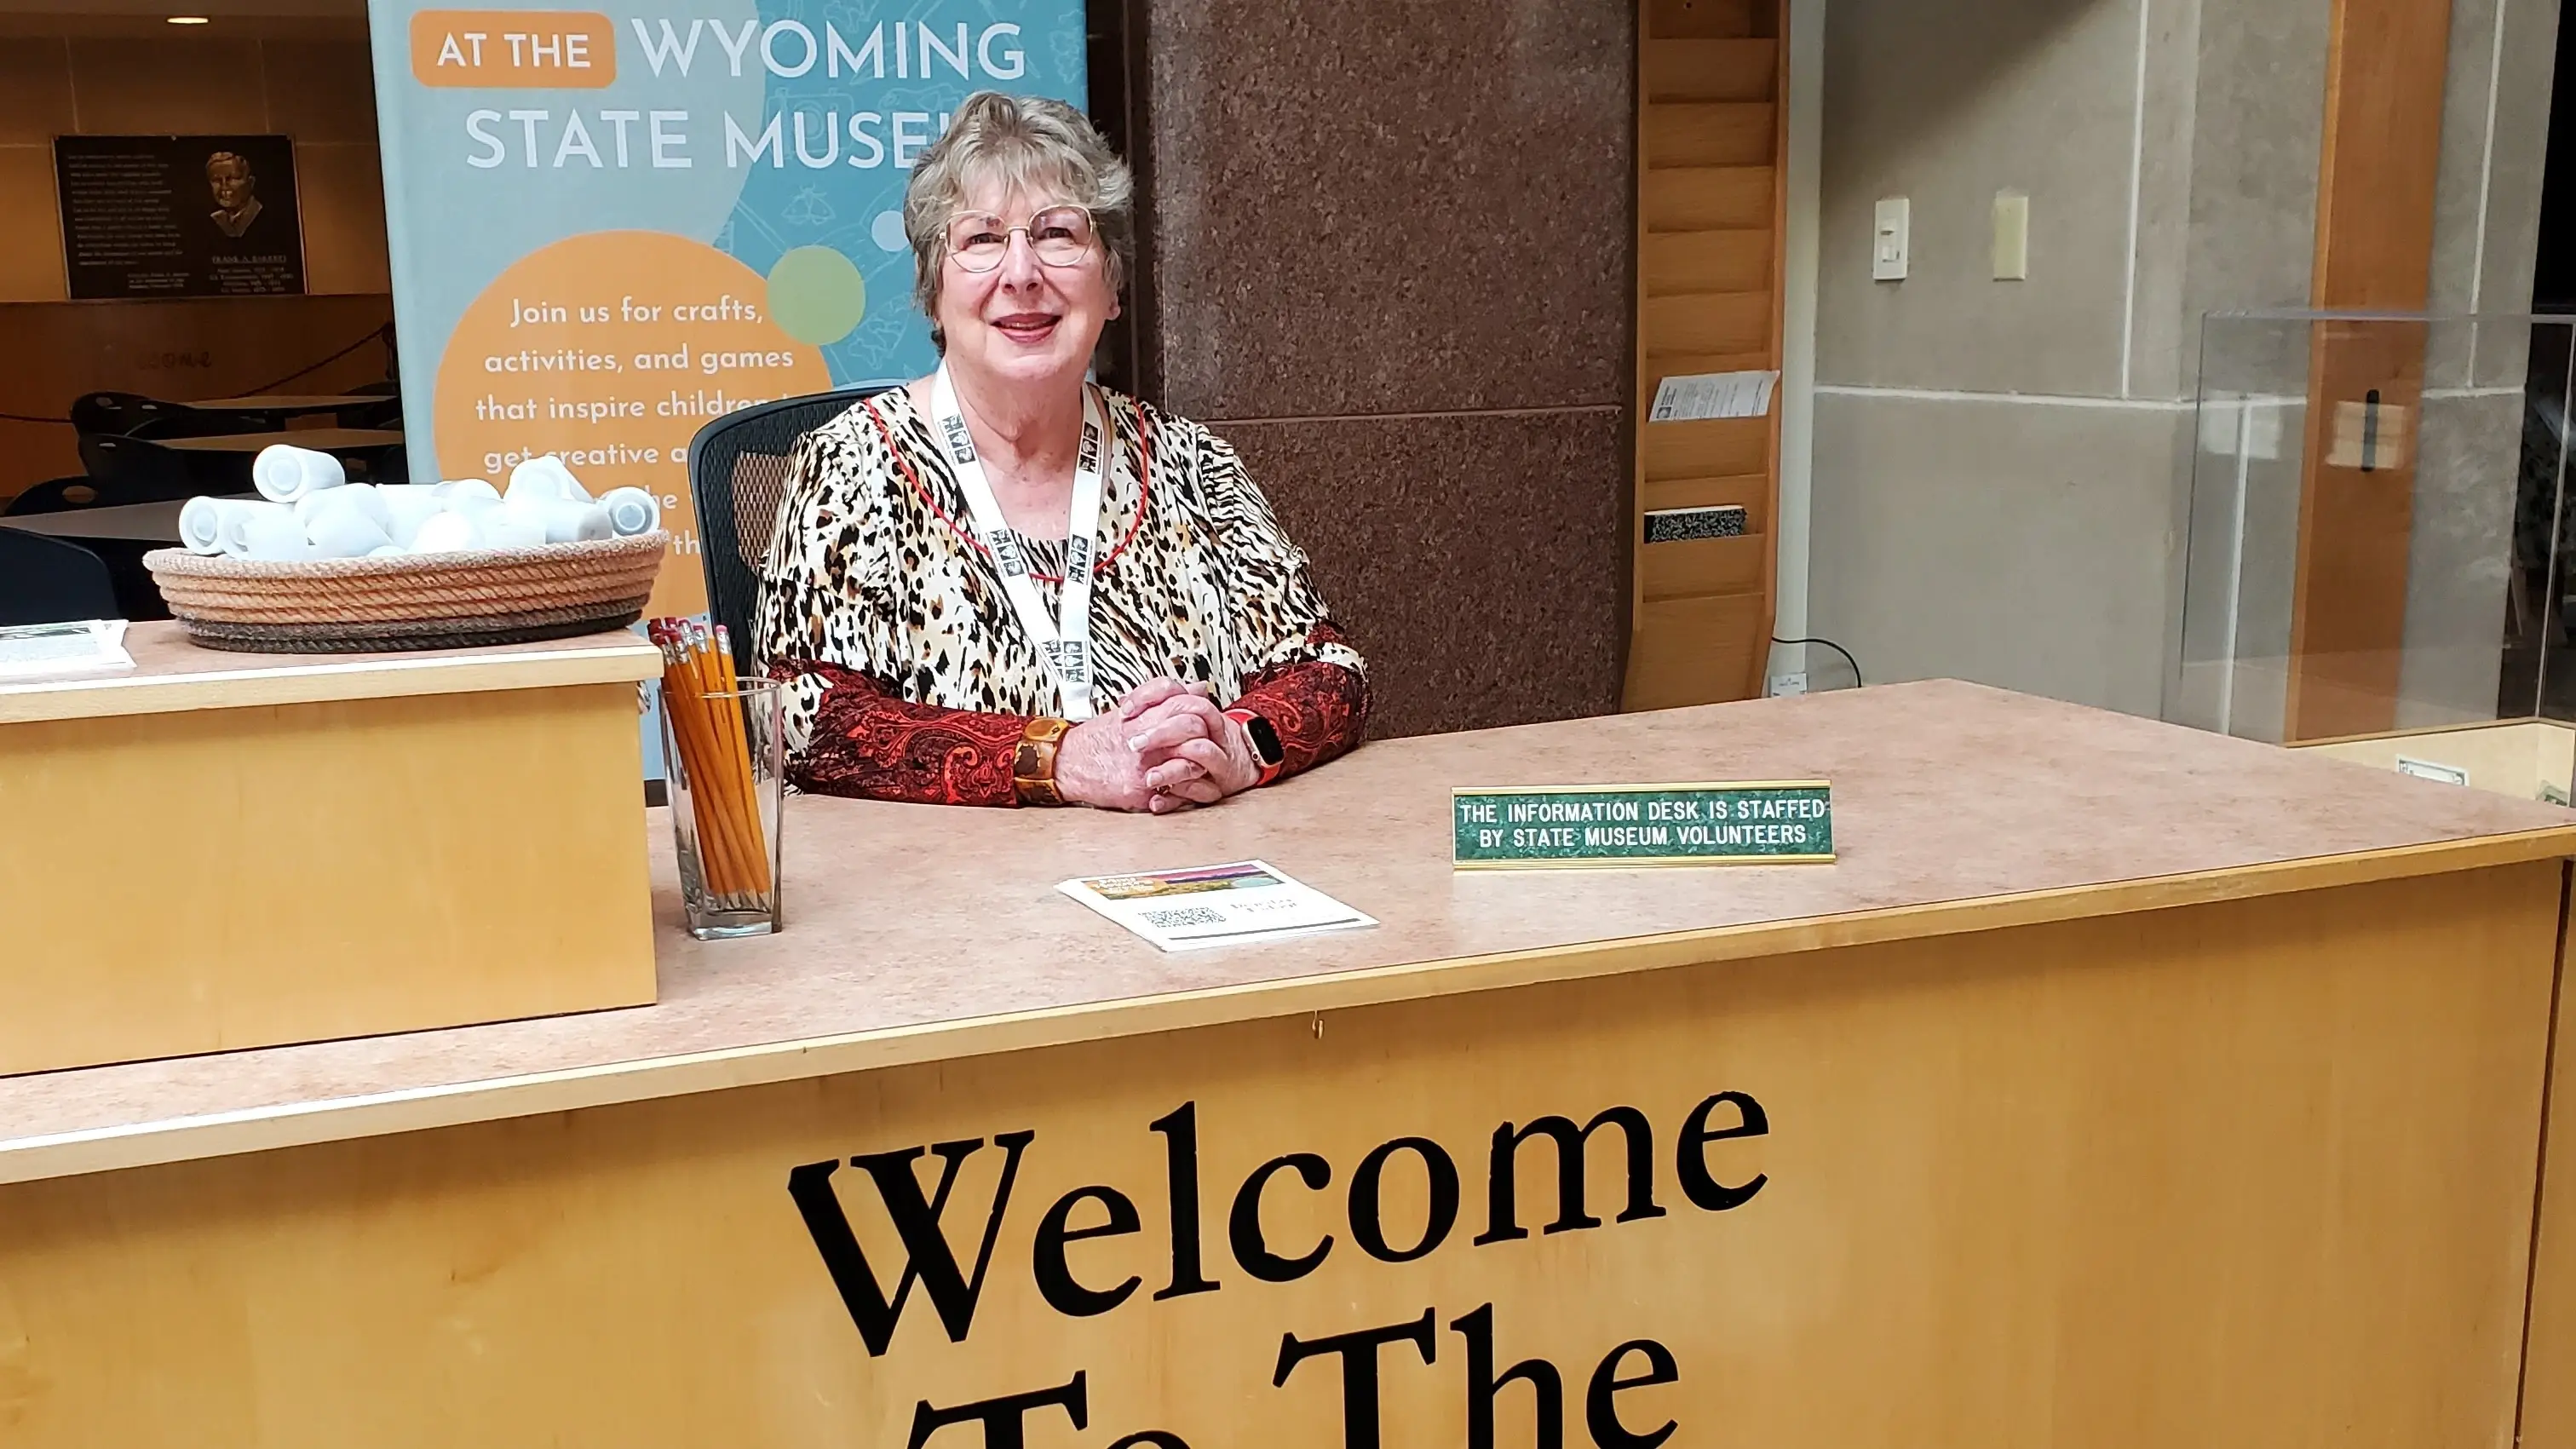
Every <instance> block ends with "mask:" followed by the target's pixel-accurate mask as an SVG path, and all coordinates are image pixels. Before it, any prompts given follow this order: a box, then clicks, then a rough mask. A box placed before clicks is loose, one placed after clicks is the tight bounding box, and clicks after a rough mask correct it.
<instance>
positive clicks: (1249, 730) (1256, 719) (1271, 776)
mask: <svg viewBox="0 0 2576 1449" xmlns="http://www.w3.org/2000/svg"><path fill="white" fill-rule="evenodd" d="M1225 717H1226V718H1227V719H1230V720H1232V721H1234V722H1235V723H1236V724H1239V725H1241V726H1243V737H1244V738H1245V739H1247V740H1250V741H1251V742H1252V758H1253V760H1254V762H1255V763H1257V764H1259V765H1260V766H1261V778H1260V779H1257V780H1255V781H1253V782H1252V783H1253V785H1254V786H1255V787H1259V786H1262V785H1267V784H1269V783H1270V782H1271V781H1273V780H1276V779H1278V778H1279V771H1280V770H1281V769H1282V768H1284V767H1285V766H1286V765H1287V763H1288V751H1287V750H1286V749H1285V748H1284V747H1282V746H1281V745H1280V743H1279V731H1277V730H1275V729H1273V728H1271V727H1270V721H1268V720H1266V719H1263V718H1262V717H1261V716H1259V715H1257V714H1254V713H1253V712H1252V711H1250V710H1248V709H1230V710H1227V711H1226V712H1225Z"/></svg>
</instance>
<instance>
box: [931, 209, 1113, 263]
mask: <svg viewBox="0 0 2576 1449" xmlns="http://www.w3.org/2000/svg"><path fill="white" fill-rule="evenodd" d="M1013 232H1018V233H1020V234H1022V235H1024V236H1026V237H1027V238H1028V239H1029V250H1030V251H1033V252H1035V253H1037V258H1038V260H1039V261H1041V262H1044V263H1045V264H1047V265H1048V266H1050V267H1072V266H1079V265H1081V264H1082V262H1083V261H1084V260H1085V259H1086V258H1088V257H1089V256H1090V255H1091V248H1092V241H1093V237H1094V233H1093V230H1092V226H1091V213H1090V212H1089V211H1087V210H1085V209H1084V208H1082V207H1079V206H1050V207H1048V208H1047V209H1046V210H1044V211H1041V212H1039V213H1038V214H1037V215H1035V216H1032V217H1030V218H1029V220H1028V225H1026V226H1010V225H1007V224H1006V223H1004V222H1003V220H1002V219H1001V218H1000V217H998V216H995V215H994V214H993V213H991V212H989V211H961V212H959V213H958V214H957V215H955V216H953V217H950V218H949V219H948V255H950V256H952V257H954V258H956V259H957V265H959V266H961V267H964V268H965V269H966V270H967V271H970V272H989V271H991V270H993V269H994V268H995V267H998V266H1000V265H1001V264H1002V258H1004V257H1006V256H1008V255H1010V251H1011V234H1012V233H1013Z"/></svg>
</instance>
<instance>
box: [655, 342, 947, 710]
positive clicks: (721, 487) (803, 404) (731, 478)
mask: <svg viewBox="0 0 2576 1449" xmlns="http://www.w3.org/2000/svg"><path fill="white" fill-rule="evenodd" d="M901 386H903V384H902V383H900V382H863V383H858V384H856V385H854V386H851V387H845V388H839V389H836V390H834V391H832V392H820V393H814V394H812V395H810V396H807V397H791V398H781V399H779V400H778V401H776V402H772V403H763V404H761V405H760V406H758V407H750V408H744V409H743V410H742V411H741V412H738V413H728V414H726V415H725V416H723V417H720V418H718V419H716V420H715V421H714V422H711V423H709V424H707V425H706V426H705V427H703V428H700V429H698V435H697V437H696V438H695V439H694V440H692V441H691V442H690V444H689V492H690V493H691V494H692V495H693V496H695V498H696V499H697V505H698V558H699V560H700V563H701V566H702V567H704V568H705V570H706V575H707V612H708V613H710V614H712V615H713V616H714V617H715V621H716V622H717V623H719V624H721V625H723V626H724V627H725V628H726V630H727V631H729V632H730V633H731V634H732V635H733V649H734V658H736V659H738V660H741V661H743V663H744V665H745V667H750V665H751V663H752V661H751V653H752V648H753V645H754V642H755V640H756V638H757V635H755V634H754V633H753V630H752V620H753V618H754V617H755V616H756V615H757V613H758V611H759V608H760V576H761V570H762V569H763V568H764V567H765V566H766V565H767V564H768V562H769V534H770V530H771V529H773V528H775V527H776V526H777V523H778V503H779V500H780V499H781V498H782V497H783V496H785V494H786V491H787V463H788V459H789V458H791V457H793V456H794V454H795V452H796V445H797V444H798V443H800V442H802V441H804V438H805V435H806V434H807V433H810V432H812V431H814V430H815V429H816V428H819V427H821V426H823V425H824V424H825V423H828V422H830V421H832V420H833V419H834V418H837V417H839V416H840V415H841V414H843V413H845V412H848V411H849V410H850V409H851V408H852V407H855V406H857V405H858V404H859V403H860V402H861V401H863V400H865V399H867V398H872V397H874V396H876V395H877V394H878V393H881V392H891V391H892V390H894V389H895V388H898V387H901Z"/></svg>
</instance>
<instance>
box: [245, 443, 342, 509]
mask: <svg viewBox="0 0 2576 1449" xmlns="http://www.w3.org/2000/svg"><path fill="white" fill-rule="evenodd" d="M250 481H251V483H252V485H253V486H255V487H257V488H258V489H259V496H260V497H262V498H265V499H267V500H268V501H270V502H271V503H292V502H294V501H295V500H296V499H298V498H301V497H303V496H304V495H306V494H308V493H319V492H321V491H322V490H323V489H325V488H339V487H342V486H344V485H346V484H347V483H348V481H349V475H348V472H347V471H346V470H345V469H343V468H342V467H341V466H340V460H339V459H337V458H334V457H332V456H331V455H330V454H328V453H316V452H314V451H313V450H311V449H310V448H296V447H289V446H288V445H286V444H284V443H271V444H269V445H268V446H267V447H265V448H262V449H260V450H259V456H258V457H257V458H254V459H252V460H251V465H250Z"/></svg>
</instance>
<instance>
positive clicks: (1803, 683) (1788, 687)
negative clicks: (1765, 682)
mask: <svg viewBox="0 0 2576 1449" xmlns="http://www.w3.org/2000/svg"><path fill="white" fill-rule="evenodd" d="M1806 692H1807V671H1805V670H1803V669H1800V670H1797V671H1795V672H1793V673H1789V674H1774V675H1772V676H1771V697H1772V698H1773V699H1785V698H1787V697H1788V696H1790V695H1793V694H1804V693H1806Z"/></svg>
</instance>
